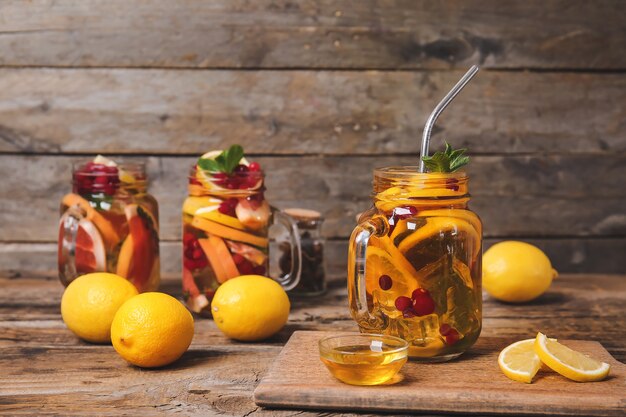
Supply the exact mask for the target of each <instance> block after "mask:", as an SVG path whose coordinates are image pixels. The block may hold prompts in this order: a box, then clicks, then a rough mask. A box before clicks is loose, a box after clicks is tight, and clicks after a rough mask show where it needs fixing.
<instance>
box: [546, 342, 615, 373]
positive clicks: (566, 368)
mask: <svg viewBox="0 0 626 417" xmlns="http://www.w3.org/2000/svg"><path fill="white" fill-rule="evenodd" d="M534 348H535V352H536V353H537V355H538V356H539V358H540V359H541V361H542V362H543V363H545V364H546V365H548V367H550V369H552V370H553V371H555V372H558V373H559V374H561V375H563V376H564V377H565V378H568V379H571V380H572V381H577V382H591V381H600V380H603V379H604V378H606V377H607V375H608V374H609V370H610V368H611V367H610V366H609V364H608V363H605V362H599V361H597V360H595V359H591V358H590V357H588V356H586V355H584V354H582V353H580V352H576V351H575V350H572V349H570V348H568V347H567V346H564V345H562V344H560V343H559V342H557V341H556V340H554V339H548V338H547V337H546V336H545V335H544V334H542V333H537V337H536V338H535V342H534Z"/></svg>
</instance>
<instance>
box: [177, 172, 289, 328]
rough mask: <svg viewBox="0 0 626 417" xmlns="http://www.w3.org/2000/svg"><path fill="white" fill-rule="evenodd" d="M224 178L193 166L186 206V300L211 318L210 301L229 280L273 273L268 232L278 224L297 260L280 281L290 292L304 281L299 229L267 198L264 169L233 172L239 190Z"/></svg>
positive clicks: (184, 278) (184, 253) (184, 240)
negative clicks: (302, 279)
mask: <svg viewBox="0 0 626 417" xmlns="http://www.w3.org/2000/svg"><path fill="white" fill-rule="evenodd" d="M225 178H226V176H225V174H223V173H219V172H217V173H216V172H210V171H205V170H202V169H200V168H198V167H197V166H195V165H194V166H193V167H192V168H191V170H190V172H189V185H188V191H189V196H188V197H187V198H186V199H185V202H184V203H183V210H182V211H183V218H182V220H183V248H182V249H183V279H182V287H183V297H184V299H185V302H186V303H187V307H188V308H189V310H191V311H193V312H194V313H198V314H200V315H202V316H205V317H211V300H212V299H213V295H214V294H215V291H216V290H217V288H218V287H219V286H220V285H221V284H223V283H224V282H226V281H228V280H229V279H232V278H235V277H237V276H240V275H250V274H254V275H263V276H268V275H269V274H268V273H269V240H270V239H269V228H270V226H271V225H273V224H274V223H279V224H281V225H282V226H283V227H284V228H285V229H286V230H287V232H288V234H289V239H290V242H291V245H292V248H293V251H292V255H293V256H294V258H295V260H296V261H295V262H294V264H293V265H292V269H291V270H290V271H289V273H288V274H286V275H284V276H280V277H276V278H275V280H276V281H277V282H278V283H279V284H280V285H281V286H282V287H283V288H284V289H285V290H290V289H292V288H293V287H295V286H296V285H297V284H298V281H299V279H300V269H301V268H300V265H301V264H300V252H301V250H300V239H299V234H298V229H297V225H296V223H295V221H293V220H292V219H291V218H290V217H289V216H287V215H285V214H283V213H281V212H280V211H279V210H277V209H276V208H274V207H272V206H270V205H269V203H268V201H267V200H266V199H265V185H264V180H265V175H264V173H263V171H261V170H257V171H245V172H237V173H233V174H232V178H233V179H234V180H236V181H237V182H238V187H237V188H228V184H226V179H225ZM232 184H233V183H232V182H231V183H230V186H231V187H232ZM268 301H270V300H268Z"/></svg>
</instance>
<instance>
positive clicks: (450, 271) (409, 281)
mask: <svg viewBox="0 0 626 417" xmlns="http://www.w3.org/2000/svg"><path fill="white" fill-rule="evenodd" d="M469 199H470V195H469V193H468V177H467V175H466V174H465V173H462V172H455V173H418V171H417V167H391V168H382V169H377V170H375V172H374V198H373V200H374V206H373V207H372V208H371V209H370V210H368V211H367V212H365V213H363V215H362V216H361V217H360V219H359V225H358V226H357V227H356V229H355V230H354V232H353V234H352V237H351V240H350V250H349V261H348V290H349V302H350V310H351V314H352V317H353V318H354V319H355V320H356V322H357V324H358V325H359V328H360V330H361V331H362V332H365V333H382V334H388V335H392V336H397V337H400V338H402V339H404V340H406V341H408V342H409V344H410V345H409V356H410V357H411V358H416V359H420V360H423V361H445V360H449V359H452V358H455V357H457V356H459V355H460V354H461V353H463V352H464V351H465V350H467V349H468V348H469V347H470V346H472V345H473V344H474V342H475V341H476V339H477V338H478V336H479V334H480V330H481V320H482V319H481V313H482V293H481V258H482V225H481V221H480V219H479V218H478V216H477V215H476V214H474V213H473V212H472V211H470V210H469V209H468V202H469Z"/></svg>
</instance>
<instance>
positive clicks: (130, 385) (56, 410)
mask: <svg viewBox="0 0 626 417" xmlns="http://www.w3.org/2000/svg"><path fill="white" fill-rule="evenodd" d="M0 288H2V291H0V349H1V350H2V353H3V354H2V355H0V367H1V369H2V372H0V414H5V415H16V414H37V415H49V414H57V415H58V414H61V415H116V416H118V415H137V414H138V413H140V414H149V415H165V414H172V413H175V412H178V413H181V414H184V415H194V416H195V415H198V416H200V415H203V416H205V415H216V414H219V415H225V416H243V415H246V414H251V415H253V416H261V417H263V416H279V417H283V416H285V417H287V416H293V415H294V413H297V414H298V415H299V416H305V417H308V416H321V415H326V414H324V413H319V412H314V411H299V412H294V411H280V410H267V409H263V408H259V407H258V406H256V405H255V404H254V402H253V400H252V392H253V390H254V389H255V387H256V386H257V385H258V383H259V381H260V380H261V378H262V377H263V376H264V375H265V374H266V372H267V371H268V369H269V367H270V365H271V363H272V362H273V360H274V359H275V358H276V356H277V355H278V353H279V352H280V348H281V346H282V345H283V344H284V343H286V341H287V340H288V339H289V337H290V336H291V335H292V334H293V332H294V331H296V330H322V331H329V330H332V331H355V330H356V325H355V324H354V322H353V321H352V320H351V319H350V317H349V314H348V310H347V307H346V306H347V299H346V291H345V287H343V286H339V287H336V286H334V287H332V288H331V289H330V291H329V293H328V294H326V295H325V296H324V297H322V298H315V299H311V300H292V311H291V314H290V318H289V322H288V324H287V326H286V327H285V329H283V330H282V331H281V332H280V333H279V334H278V335H276V336H275V337H273V338H272V339H270V340H268V341H265V342H261V343H236V342H232V341H229V340H228V339H226V338H224V337H223V336H222V335H221V333H220V332H219V331H218V330H217V329H216V327H215V324H214V323H213V321H212V320H206V319H196V326H195V327H196V334H195V337H194V340H193V343H192V346H191V349H190V350H189V352H187V353H186V354H185V355H184V356H183V358H182V359H181V360H180V361H179V362H177V363H175V364H174V365H172V366H170V367H167V368H165V369H161V370H140V369H137V368H134V367H131V366H128V365H127V364H126V363H124V361H123V360H122V359H121V358H120V357H119V356H117V355H116V354H115V352H114V351H113V349H112V348H111V347H110V346H98V345H92V344H88V343H84V342H81V341H79V340H78V339H76V338H75V337H74V336H73V335H72V334H71V333H70V332H69V331H68V330H67V329H66V328H65V326H64V324H63V322H62V321H61V319H60V314H59V302H60V298H61V294H62V286H61V284H60V283H59V282H58V280H57V279H56V276H55V274H54V273H47V274H42V275H38V276H35V275H28V276H27V275H24V276H22V277H20V278H19V279H15V278H14V279H11V278H10V277H9V276H8V275H2V277H1V278H0ZM162 290H164V291H166V292H168V293H171V294H173V295H175V296H177V297H180V286H179V282H178V279H177V278H175V279H168V278H166V279H165V280H164V285H163V287H162ZM624 300H626V279H624V276H607V275H564V276H561V277H560V278H559V279H558V280H557V281H555V282H554V285H553V286H552V287H551V288H550V290H549V291H548V292H547V293H546V294H545V295H544V296H542V297H541V298H540V299H538V300H536V301H535V302H533V303H530V304H526V305H508V304H502V303H498V302H495V301H493V300H491V299H486V300H485V303H484V316H485V317H484V322H483V324H484V327H483V334H482V335H483V336H484V337H501V338H505V339H506V341H507V342H512V341H514V340H519V339H522V338H528V337H532V336H533V335H534V333H535V332H536V331H537V330H542V331H544V332H545V333H546V334H549V335H556V336H557V337H559V338H561V339H581V338H584V339H589V340H597V341H598V342H600V343H602V345H603V346H605V347H606V348H607V350H608V351H609V353H611V354H612V355H613V356H614V357H615V358H616V359H618V360H620V361H622V362H623V361H625V360H626V344H625V343H624V338H623V334H622V333H623V331H622V329H624V328H625V326H626V317H625V316H624V310H623V305H624ZM520 385H521V384H520ZM514 387H517V384H516V385H514ZM337 415H339V416H346V417H347V416H354V414H352V413H346V414H344V413H337ZM366 415H367V414H366ZM394 415H401V413H394Z"/></svg>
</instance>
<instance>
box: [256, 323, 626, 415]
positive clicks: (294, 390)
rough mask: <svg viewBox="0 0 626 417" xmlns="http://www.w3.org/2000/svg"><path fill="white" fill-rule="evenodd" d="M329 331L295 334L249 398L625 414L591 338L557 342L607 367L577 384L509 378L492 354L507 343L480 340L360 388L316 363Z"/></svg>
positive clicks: (325, 405)
mask: <svg viewBox="0 0 626 417" xmlns="http://www.w3.org/2000/svg"><path fill="white" fill-rule="evenodd" d="M330 334H331V333H327V332H306V331H297V332H295V333H294V334H293V335H292V336H291V339H289V341H288V342H287V344H286V345H285V347H284V348H283V350H282V351H281V353H280V355H279V356H278V358H277V359H276V361H275V363H274V364H273V365H272V367H271V368H270V370H269V372H268V374H267V376H266V377H264V378H263V379H262V381H261V382H260V384H259V386H258V387H257V389H256V390H255V392H254V401H255V402H256V403H257V404H258V405H260V406H264V407H277V408H312V409H331V410H349V411H356V410H362V411H385V412H390V411H403V412H440V413H472V414H473V413H494V414H495V413H497V414H529V415H538V414H552V415H572V416H582V415H584V416H624V415H626V365H624V364H622V363H620V362H618V361H616V360H615V359H614V358H613V357H612V356H611V355H610V354H609V353H608V352H607V351H606V350H605V349H604V348H603V347H602V345H600V344H599V343H597V342H590V341H580V340H571V341H563V343H564V344H566V345H567V346H570V347H571V348H573V349H576V350H579V351H581V352H584V353H586V354H588V355H590V356H592V357H594V358H597V359H599V360H602V361H604V362H608V363H609V364H610V365H611V374H610V376H609V377H608V378H607V379H606V380H604V381H601V382H593V383H576V382H572V381H569V380H567V379H565V378H563V377H561V376H560V375H558V374H556V373H553V372H551V371H549V372H548V371H545V372H544V371H540V372H539V374H538V375H537V376H536V377H535V382H534V383H532V384H524V383H520V382H515V381H511V380H510V379H508V378H507V377H505V376H504V375H503V374H502V373H501V372H500V369H499V368H498V363H497V357H498V353H499V352H500V350H502V348H504V347H505V346H507V345H508V344H509V343H511V342H513V341H512V340H506V339H496V338H486V337H483V338H480V339H479V340H478V342H477V343H476V345H475V346H474V347H472V349H471V350H470V351H468V352H466V353H465V354H464V355H463V356H461V358H459V359H457V360H455V361H452V362H447V363H440V364H422V363H418V362H412V361H409V362H408V363H407V364H406V365H405V366H404V367H403V368H402V370H401V373H402V377H401V381H399V382H396V383H395V384H392V385H380V386H374V387H359V386H352V385H347V384H343V383H341V382H339V381H337V380H336V379H334V378H333V377H332V376H331V375H330V373H329V372H328V370H327V369H326V367H325V366H324V364H322V362H321V361H320V359H319V351H318V347H317V342H318V340H319V339H320V338H322V337H324V336H328V335H330Z"/></svg>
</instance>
